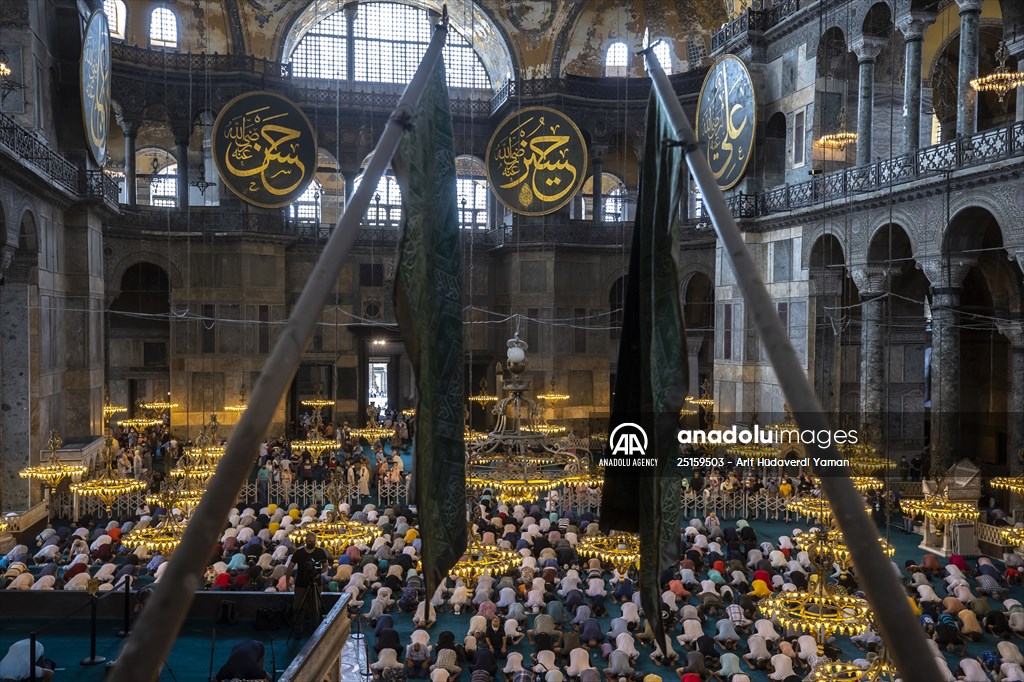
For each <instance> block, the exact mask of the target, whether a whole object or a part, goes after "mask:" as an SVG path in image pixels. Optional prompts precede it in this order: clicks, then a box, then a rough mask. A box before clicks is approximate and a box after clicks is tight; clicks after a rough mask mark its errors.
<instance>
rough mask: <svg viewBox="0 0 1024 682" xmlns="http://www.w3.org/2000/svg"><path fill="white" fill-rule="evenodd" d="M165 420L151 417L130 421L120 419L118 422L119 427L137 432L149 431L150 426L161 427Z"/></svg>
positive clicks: (135, 418)
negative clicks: (129, 428)
mask: <svg viewBox="0 0 1024 682" xmlns="http://www.w3.org/2000/svg"><path fill="white" fill-rule="evenodd" d="M163 423H164V420H163V419H154V418H151V417H132V418H130V419H120V420H118V422H117V425H118V426H125V427H131V428H133V429H135V430H136V431H143V430H145V429H148V428H149V427H150V426H159V425H160V424H163Z"/></svg>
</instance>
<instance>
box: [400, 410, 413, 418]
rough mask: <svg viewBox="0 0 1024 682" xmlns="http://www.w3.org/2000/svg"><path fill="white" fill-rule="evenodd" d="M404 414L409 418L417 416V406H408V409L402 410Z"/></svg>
mask: <svg viewBox="0 0 1024 682" xmlns="http://www.w3.org/2000/svg"><path fill="white" fill-rule="evenodd" d="M402 416H403V417H407V418H411V417H415V416H416V408H415V407H409V408H406V409H404V410H402Z"/></svg>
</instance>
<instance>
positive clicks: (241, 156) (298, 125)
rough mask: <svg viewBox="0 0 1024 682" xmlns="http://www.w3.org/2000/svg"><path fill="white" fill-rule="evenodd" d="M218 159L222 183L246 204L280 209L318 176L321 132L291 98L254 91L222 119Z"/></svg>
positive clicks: (217, 127) (217, 129) (216, 139)
mask: <svg viewBox="0 0 1024 682" xmlns="http://www.w3.org/2000/svg"><path fill="white" fill-rule="evenodd" d="M213 159H214V162H215V164H216V166H217V172H218V173H219V174H220V178H221V180H222V181H223V182H224V184H225V185H227V186H228V188H229V189H230V190H231V191H232V192H234V193H235V194H237V195H238V196H239V197H241V198H242V199H243V200H244V201H247V202H248V203H250V204H252V205H254V206H260V207H262V208H280V207H282V206H287V205H288V204H290V203H292V202H294V201H295V200H296V199H298V198H299V196H301V195H302V193H303V192H304V191H306V187H307V186H308V185H309V183H310V181H312V179H313V176H314V174H315V173H316V163H317V146H316V133H315V132H314V131H313V126H312V125H311V124H310V122H309V119H308V118H306V115H305V114H304V113H302V110H300V109H299V108H298V107H297V106H296V105H295V104H294V103H293V102H292V101H291V100H289V99H287V98H285V97H282V96H280V95H278V94H275V93H273V92H266V91H262V90H261V91H256V92H248V93H245V94H244V95H239V96H238V97H236V98H234V99H233V100H231V101H230V102H228V103H227V104H226V105H224V108H223V109H221V112H220V114H219V115H218V116H217V120H216V121H215V122H214V124H213Z"/></svg>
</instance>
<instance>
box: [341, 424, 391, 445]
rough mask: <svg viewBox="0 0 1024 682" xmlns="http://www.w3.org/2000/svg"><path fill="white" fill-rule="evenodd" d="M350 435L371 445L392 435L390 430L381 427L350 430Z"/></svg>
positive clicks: (371, 426)
mask: <svg viewBox="0 0 1024 682" xmlns="http://www.w3.org/2000/svg"><path fill="white" fill-rule="evenodd" d="M351 433H352V435H353V436H355V437H357V438H365V439H366V440H367V441H369V442H371V443H375V442H377V441H378V440H380V439H381V438H387V437H388V436H390V435H391V434H393V433H394V431H393V430H392V429H385V428H384V427H382V426H373V425H370V426H364V427H363V428H361V429H352V430H351Z"/></svg>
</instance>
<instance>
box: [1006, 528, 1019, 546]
mask: <svg viewBox="0 0 1024 682" xmlns="http://www.w3.org/2000/svg"><path fill="white" fill-rule="evenodd" d="M1002 536H1003V540H1005V541H1006V542H1007V543H1008V544H1011V545H1013V546H1014V547H1020V546H1022V545H1024V528H1016V527H1013V528H1003V531H1002Z"/></svg>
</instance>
